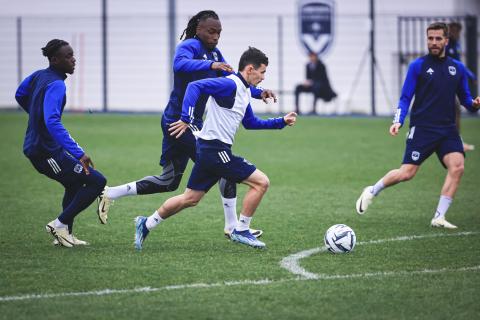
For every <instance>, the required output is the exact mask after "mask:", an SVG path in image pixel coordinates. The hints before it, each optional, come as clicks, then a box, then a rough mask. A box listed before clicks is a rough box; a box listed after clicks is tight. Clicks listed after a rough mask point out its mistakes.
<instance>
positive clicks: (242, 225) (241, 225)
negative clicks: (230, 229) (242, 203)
mask: <svg viewBox="0 0 480 320" xmlns="http://www.w3.org/2000/svg"><path fill="white" fill-rule="evenodd" d="M250 221H252V217H246V216H244V215H243V214H240V217H239V218H238V222H237V226H236V227H235V230H237V231H245V230H249V229H250Z"/></svg>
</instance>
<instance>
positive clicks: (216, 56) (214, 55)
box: [212, 51, 218, 61]
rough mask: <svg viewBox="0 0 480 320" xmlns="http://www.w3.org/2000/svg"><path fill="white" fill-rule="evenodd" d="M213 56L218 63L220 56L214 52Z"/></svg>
mask: <svg viewBox="0 0 480 320" xmlns="http://www.w3.org/2000/svg"><path fill="white" fill-rule="evenodd" d="M212 55H213V59H215V61H218V54H217V53H216V52H215V51H213V52H212Z"/></svg>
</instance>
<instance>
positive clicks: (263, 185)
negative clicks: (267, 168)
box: [257, 174, 270, 193]
mask: <svg viewBox="0 0 480 320" xmlns="http://www.w3.org/2000/svg"><path fill="white" fill-rule="evenodd" d="M257 186H258V189H259V191H261V192H262V193H265V192H267V190H268V187H270V180H269V179H268V177H267V176H266V175H265V174H263V175H262V177H261V178H260V179H259V181H258V184H257Z"/></svg>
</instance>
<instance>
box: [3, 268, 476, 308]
mask: <svg viewBox="0 0 480 320" xmlns="http://www.w3.org/2000/svg"><path fill="white" fill-rule="evenodd" d="M470 271H480V265H477V266H472V267H462V268H458V269H447V268H442V269H422V270H412V271H383V272H370V273H354V274H333V275H321V277H317V278H302V277H296V278H289V279H277V280H272V279H262V280H240V281H226V282H214V283H192V284H181V285H171V286H164V287H159V288H152V287H143V288H133V289H104V290H96V291H79V292H63V293H44V294H40V293H39V294H25V295H18V296H3V297H0V302H12V301H22V300H40V299H52V298H66V297H81V296H107V295H113V294H131V293H150V292H158V291H169V290H184V289H202V288H203V289H209V288H215V287H228V286H241V285H253V286H264V285H269V284H278V283H284V282H290V281H309V280H314V281H321V280H342V279H356V278H371V277H388V276H404V275H415V274H436V273H446V272H470Z"/></svg>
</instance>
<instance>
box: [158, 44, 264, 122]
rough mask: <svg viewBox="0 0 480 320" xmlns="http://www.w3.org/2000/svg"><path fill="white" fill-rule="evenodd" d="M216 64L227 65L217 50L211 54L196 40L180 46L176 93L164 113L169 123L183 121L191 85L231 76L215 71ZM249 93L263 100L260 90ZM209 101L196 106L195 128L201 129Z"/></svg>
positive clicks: (175, 63)
mask: <svg viewBox="0 0 480 320" xmlns="http://www.w3.org/2000/svg"><path fill="white" fill-rule="evenodd" d="M214 62H225V63H226V61H225V59H224V58H223V55H222V53H221V52H220V50H219V49H218V48H215V49H213V50H208V49H207V48H205V46H204V45H203V44H202V42H201V41H200V40H199V39H197V38H191V39H186V40H184V41H182V42H181V43H180V44H178V46H177V48H176V50H175V56H174V58H173V90H172V92H171V94H170V99H169V101H168V104H167V107H166V108H165V111H164V113H163V117H164V118H165V120H166V122H167V123H173V122H175V121H178V120H179V119H180V116H181V114H182V102H183V98H184V96H185V91H186V90H187V86H188V84H189V83H190V82H192V81H196V80H200V79H206V78H217V77H222V76H226V75H228V73H226V72H222V71H218V70H212V69H211V66H212V64H213V63H214ZM250 89H251V92H252V96H253V97H255V98H260V95H261V93H262V90H261V89H258V88H255V87H253V86H252V87H251V88H250ZM207 99H208V96H206V95H204V96H201V97H199V99H198V100H197V101H196V104H195V115H194V116H195V125H196V126H197V127H198V128H201V127H202V125H203V120H202V117H203V114H204V112H205V104H206V102H207Z"/></svg>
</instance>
